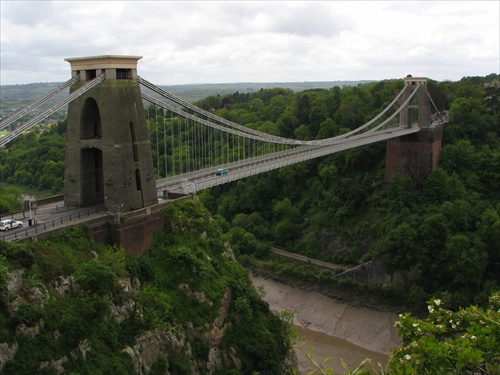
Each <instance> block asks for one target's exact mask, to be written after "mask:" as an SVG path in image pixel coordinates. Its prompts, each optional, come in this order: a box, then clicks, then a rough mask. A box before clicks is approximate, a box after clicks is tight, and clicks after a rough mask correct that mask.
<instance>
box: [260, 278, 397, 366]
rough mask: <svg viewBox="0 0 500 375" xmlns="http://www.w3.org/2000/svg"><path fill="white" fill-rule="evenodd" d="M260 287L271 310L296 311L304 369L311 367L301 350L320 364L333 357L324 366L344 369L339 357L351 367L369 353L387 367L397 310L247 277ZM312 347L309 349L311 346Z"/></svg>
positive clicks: (295, 320) (393, 338)
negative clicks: (373, 307)
mask: <svg viewBox="0 0 500 375" xmlns="http://www.w3.org/2000/svg"><path fill="white" fill-rule="evenodd" d="M251 279H252V282H253V284H254V285H255V286H256V287H257V286H262V287H263V288H264V291H265V296H264V299H265V300H266V301H267V302H268V303H269V305H270V307H271V309H272V310H274V311H289V312H292V313H293V314H294V325H295V327H296V329H297V331H298V333H299V334H300V336H301V339H299V340H298V343H297V344H298V347H296V349H295V351H296V353H297V358H298V361H299V370H300V372H301V373H302V374H306V373H307V372H308V371H312V370H314V367H313V366H312V364H311V363H310V360H308V359H307V358H306V357H305V355H304V354H307V353H309V354H312V355H314V358H315V359H316V361H317V362H318V363H322V362H323V361H324V359H325V358H328V357H333V358H332V359H331V360H330V361H329V362H328V363H327V364H326V365H325V366H326V367H327V368H332V369H333V370H334V371H335V373H336V374H342V373H344V372H345V369H344V368H343V367H342V364H341V359H342V360H343V361H344V362H345V363H346V364H347V367H348V369H350V370H353V369H354V368H356V367H357V366H358V365H359V364H360V363H361V362H362V361H363V360H364V359H366V358H370V359H371V360H372V363H373V365H374V368H377V369H378V365H377V363H380V364H382V366H383V367H384V368H385V365H386V364H387V361H388V358H389V354H390V351H391V349H392V348H394V347H396V346H397V345H398V344H399V338H398V335H397V330H396V329H395V328H394V322H395V321H396V320H397V319H398V316H397V314H394V313H389V312H380V311H374V310H370V309H367V308H360V307H355V306H351V305H348V304H344V303H339V302H336V301H334V300H332V299H331V298H328V297H326V296H324V295H322V294H320V293H317V292H306V291H303V290H300V289H297V288H294V287H291V286H288V285H284V284H281V283H278V282H275V281H272V280H267V279H263V278H260V277H255V276H251ZM311 348H312V349H311Z"/></svg>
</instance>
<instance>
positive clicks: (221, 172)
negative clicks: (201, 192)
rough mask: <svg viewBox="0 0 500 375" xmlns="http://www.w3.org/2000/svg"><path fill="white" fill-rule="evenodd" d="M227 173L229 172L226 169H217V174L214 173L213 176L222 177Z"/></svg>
mask: <svg viewBox="0 0 500 375" xmlns="http://www.w3.org/2000/svg"><path fill="white" fill-rule="evenodd" d="M228 173H229V171H228V170H227V169H223V168H220V169H217V172H215V175H216V176H222V175H224V174H228Z"/></svg>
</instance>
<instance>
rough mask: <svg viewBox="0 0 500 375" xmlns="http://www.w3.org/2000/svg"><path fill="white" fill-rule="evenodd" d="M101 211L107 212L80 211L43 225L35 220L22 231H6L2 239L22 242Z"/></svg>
mask: <svg viewBox="0 0 500 375" xmlns="http://www.w3.org/2000/svg"><path fill="white" fill-rule="evenodd" d="M99 211H101V212H102V211H104V212H106V210H105V209H103V208H98V207H97V208H91V209H88V210H86V211H79V212H75V213H72V214H70V215H66V216H61V217H59V218H57V219H53V220H49V221H44V222H42V223H38V222H37V221H36V219H34V220H35V224H34V225H31V226H28V227H27V228H26V229H21V230H19V229H17V230H15V229H14V230H13V231H5V232H3V234H2V236H1V239H2V240H4V241H18V240H22V239H25V238H29V237H32V236H34V235H37V234H39V233H43V232H46V231H49V230H52V229H53V228H55V227H59V226H62V225H64V224H65V223H66V224H67V223H69V222H73V221H76V220H79V219H82V218H85V217H90V215H93V214H98V213H99ZM30 220H33V219H30Z"/></svg>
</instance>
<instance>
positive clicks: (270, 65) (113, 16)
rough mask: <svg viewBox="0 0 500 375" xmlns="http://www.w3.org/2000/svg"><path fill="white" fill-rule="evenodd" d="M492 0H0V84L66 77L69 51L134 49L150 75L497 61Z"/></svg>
mask: <svg viewBox="0 0 500 375" xmlns="http://www.w3.org/2000/svg"><path fill="white" fill-rule="evenodd" d="M499 24H500V1H498V0H492V1H414V2H412V1H367V2H365V1H318V2H316V1H201V2H197V1H95V2H94V1H69V0H66V1H43V0H42V1H17V0H16V1H13V0H0V38H1V46H0V84H1V85H12V84H25V83H38V82H64V81H67V80H68V79H70V78H71V70H70V64H69V63H68V62H66V61H64V59H65V58H72V57H84V56H100V55H131V56H142V59H141V60H139V62H138V74H139V75H140V76H141V77H142V78H144V79H146V80H148V81H150V82H152V83H154V84H157V85H182V84H199V83H236V82H238V83H239V82H315V81H339V80H354V81H357V80H384V79H393V78H402V77H405V76H406V75H408V74H411V75H413V77H427V78H430V79H433V80H436V81H444V80H451V81H458V80H460V79H461V78H462V77H465V76H486V75H488V74H490V73H497V74H498V73H500V52H499V50H500V40H499V35H500V26H499Z"/></svg>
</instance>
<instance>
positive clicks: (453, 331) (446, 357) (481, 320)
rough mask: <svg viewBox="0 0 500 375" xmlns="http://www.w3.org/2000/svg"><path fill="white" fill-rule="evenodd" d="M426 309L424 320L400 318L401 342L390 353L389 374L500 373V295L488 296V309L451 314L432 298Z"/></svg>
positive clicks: (473, 308) (471, 309) (465, 310)
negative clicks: (427, 313)
mask: <svg viewBox="0 0 500 375" xmlns="http://www.w3.org/2000/svg"><path fill="white" fill-rule="evenodd" d="M428 310H429V316H428V317H427V318H426V319H424V320H420V319H417V318H414V317H412V316H411V315H410V314H405V315H400V319H399V320H398V321H397V322H396V327H398V329H399V334H400V336H401V337H402V340H403V341H402V344H401V346H400V347H399V348H397V349H395V350H394V351H393V353H392V359H391V363H390V373H395V374H433V375H435V374H499V373H500V350H499V348H500V316H499V313H500V292H497V293H496V294H494V295H493V296H492V297H490V306H489V308H488V309H481V308H479V307H475V306H470V307H467V308H466V309H462V310H459V311H457V312H453V311H450V310H446V309H445V308H444V306H443V302H442V301H441V300H439V299H435V300H432V301H430V302H429V305H428Z"/></svg>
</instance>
